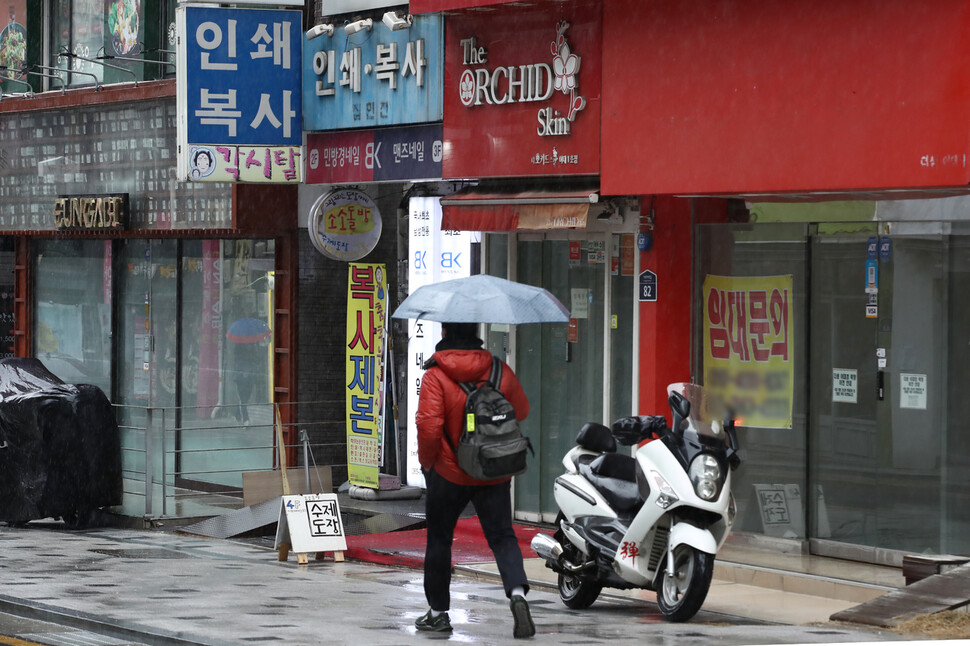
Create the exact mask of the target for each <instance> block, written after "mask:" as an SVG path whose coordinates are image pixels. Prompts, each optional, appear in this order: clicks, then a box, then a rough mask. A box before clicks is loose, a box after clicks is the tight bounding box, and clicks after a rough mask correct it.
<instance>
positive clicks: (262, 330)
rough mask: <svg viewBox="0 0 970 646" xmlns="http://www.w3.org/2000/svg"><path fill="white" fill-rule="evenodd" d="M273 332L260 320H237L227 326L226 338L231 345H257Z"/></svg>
mask: <svg viewBox="0 0 970 646" xmlns="http://www.w3.org/2000/svg"><path fill="white" fill-rule="evenodd" d="M272 333H273V331H272V330H270V329H269V326H268V325H266V322H265V321H263V320H261V319H253V318H246V319H239V320H238V321H234V322H233V323H232V325H230V326H229V331H228V332H226V338H227V339H229V340H230V341H232V342H233V343H259V342H260V341H262V340H263V339H267V338H269V336H270V334H272Z"/></svg>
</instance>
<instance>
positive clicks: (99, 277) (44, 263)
mask: <svg viewBox="0 0 970 646" xmlns="http://www.w3.org/2000/svg"><path fill="white" fill-rule="evenodd" d="M36 247H37V253H36V255H35V264H34V276H35V279H34V294H35V299H34V335H33V343H34V348H33V355H34V356H35V357H37V358H38V359H40V361H41V362H42V363H43V364H44V365H45V366H46V367H47V369H48V370H50V371H51V372H52V373H54V374H55V375H57V376H58V377H60V378H61V379H62V380H64V381H65V382H67V383H74V384H78V383H85V384H94V385H95V386H98V387H99V388H101V389H102V390H103V391H104V392H105V393H106V394H108V395H109V396H110V393H111V361H110V357H111V352H110V347H111V345H110V343H111V300H112V294H111V279H110V274H109V275H108V276H107V277H106V276H105V270H104V268H105V266H108V267H110V266H111V260H112V250H111V243H110V242H108V241H104V240H41V241H37V242H36Z"/></svg>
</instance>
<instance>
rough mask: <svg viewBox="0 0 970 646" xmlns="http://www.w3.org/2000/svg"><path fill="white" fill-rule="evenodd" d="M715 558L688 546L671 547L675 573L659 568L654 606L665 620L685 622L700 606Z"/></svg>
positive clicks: (705, 595)
mask: <svg viewBox="0 0 970 646" xmlns="http://www.w3.org/2000/svg"><path fill="white" fill-rule="evenodd" d="M713 575H714V557H713V556H712V555H710V554H708V553H706V552H701V551H700V550H697V549H695V548H693V547H691V546H690V545H685V544H681V545H678V546H677V547H675V548H674V574H673V576H670V575H668V574H667V571H666V569H662V570H661V571H660V582H659V583H660V585H658V586H657V605H658V606H660V613H661V614H662V615H663V616H664V619H666V620H667V621H673V622H680V621H687V620H688V619H690V618H691V617H693V616H694V615H695V614H697V611H698V610H700V609H701V604H703V603H704V599H706V598H707V591H708V590H709V589H710V587H711V577H712V576H713Z"/></svg>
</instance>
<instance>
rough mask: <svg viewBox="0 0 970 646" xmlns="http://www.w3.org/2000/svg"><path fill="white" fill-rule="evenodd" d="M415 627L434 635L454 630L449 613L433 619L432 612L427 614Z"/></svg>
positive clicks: (419, 619) (418, 620) (421, 617)
mask: <svg viewBox="0 0 970 646" xmlns="http://www.w3.org/2000/svg"><path fill="white" fill-rule="evenodd" d="M526 612H528V609H526ZM414 627H415V628H417V629H418V630H421V631H424V632H432V633H450V632H451V630H452V628H451V620H450V619H448V613H447V612H442V613H441V614H440V615H438V616H437V617H432V616H431V611H430V610H429V611H428V612H427V614H424V615H421V616H420V617H418V619H417V621H415V622H414Z"/></svg>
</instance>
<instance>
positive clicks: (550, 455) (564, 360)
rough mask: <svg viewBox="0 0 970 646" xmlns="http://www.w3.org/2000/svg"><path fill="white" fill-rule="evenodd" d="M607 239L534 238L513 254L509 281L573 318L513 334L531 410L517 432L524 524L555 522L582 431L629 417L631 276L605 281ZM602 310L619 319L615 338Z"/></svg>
mask: <svg viewBox="0 0 970 646" xmlns="http://www.w3.org/2000/svg"><path fill="white" fill-rule="evenodd" d="M606 239H607V237H606V236H600V237H599V238H597V239H594V240H592V241H591V240H588V239H583V238H580V237H574V238H569V237H567V236H565V235H560V236H559V237H558V238H553V237H552V236H551V235H548V236H535V237H532V238H525V239H522V238H520V239H519V240H518V243H517V245H516V248H515V251H514V253H515V254H516V275H515V279H516V280H518V281H519V282H523V283H528V284H530V285H538V286H541V287H544V288H545V289H547V290H549V291H550V292H551V293H552V294H554V295H555V296H556V297H557V298H558V299H559V300H560V301H561V302H562V303H563V304H564V305H565V306H566V307H567V308H569V309H570V313H571V316H572V321H571V323H569V324H566V323H548V324H540V325H520V326H517V328H516V329H515V369H516V374H517V375H518V377H519V380H520V381H521V382H522V385H523V388H524V389H525V392H526V395H527V396H528V397H529V404H530V413H529V417H528V419H527V420H526V421H525V423H524V424H523V430H524V432H525V433H526V434H527V435H528V436H529V437H530V438H531V439H532V442H533V446H534V448H535V458H534V459H533V461H532V463H531V465H530V468H529V470H528V471H527V472H526V473H525V474H524V475H522V476H519V477H517V478H516V480H515V509H516V511H517V513H518V514H519V515H520V516H521V517H523V518H527V517H532V518H537V517H541V518H542V519H543V520H545V521H547V522H548V521H552V520H554V519H555V517H556V514H557V511H558V510H557V508H556V503H555V499H554V498H553V493H552V491H553V483H554V482H555V479H556V477H557V476H559V475H561V473H562V456H563V455H565V453H566V452H567V451H568V450H569V449H570V448H572V446H573V445H574V444H575V440H576V434H577V433H578V432H579V429H580V428H582V426H583V424H585V423H587V422H604V421H605V420H606V419H607V418H609V417H616V416H620V415H627V414H630V412H631V411H630V407H631V406H632V403H631V400H632V395H631V394H630V393H632V387H631V379H632V362H631V356H632V354H633V352H632V341H633V331H632V330H633V328H632V324H633V321H632V307H633V305H632V300H633V287H632V281H633V277H632V276H624V277H622V280H621V279H620V277H619V276H617V277H613V279H612V280H609V279H610V278H611V272H610V263H609V259H610V255H611V246H610V243H609V242H604V240H606ZM624 286H625V291H624ZM607 290H610V291H609V292H608V291H607ZM611 297H612V299H613V300H615V301H616V302H615V303H613V305H610V303H611ZM608 307H609V308H610V310H609V312H611V313H616V314H617V327H616V331H615V334H613V326H612V324H611V321H612V319H611V317H610V316H608V311H607V308H608ZM611 357H617V359H616V360H612V359H611ZM607 367H608V369H609V374H607V372H606V370H607ZM611 384H612V386H611ZM611 409H612V410H611Z"/></svg>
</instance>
